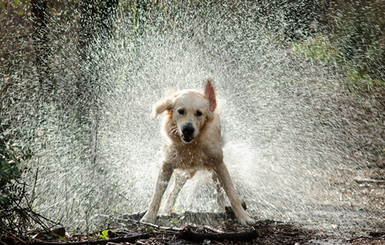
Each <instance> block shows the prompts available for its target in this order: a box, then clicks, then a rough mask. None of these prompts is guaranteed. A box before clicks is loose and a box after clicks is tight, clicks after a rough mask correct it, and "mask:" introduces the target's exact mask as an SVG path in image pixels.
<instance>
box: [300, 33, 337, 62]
mask: <svg viewBox="0 0 385 245" xmlns="http://www.w3.org/2000/svg"><path fill="white" fill-rule="evenodd" d="M293 50H294V51H296V52H299V53H302V54H304V55H305V56H306V57H308V58H311V59H312V60H315V61H321V62H324V63H327V64H334V63H338V62H339V61H338V54H339V52H340V51H339V50H338V49H337V48H336V47H334V46H333V45H332V43H331V42H330V41H329V39H328V37H326V36H323V35H318V36H314V37H311V38H308V39H306V40H303V41H300V42H297V43H294V44H293Z"/></svg>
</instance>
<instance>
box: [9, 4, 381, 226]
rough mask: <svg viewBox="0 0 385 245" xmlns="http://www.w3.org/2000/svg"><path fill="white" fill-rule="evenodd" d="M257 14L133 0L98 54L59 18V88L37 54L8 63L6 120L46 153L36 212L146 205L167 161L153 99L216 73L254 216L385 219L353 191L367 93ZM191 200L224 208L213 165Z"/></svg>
mask: <svg viewBox="0 0 385 245" xmlns="http://www.w3.org/2000/svg"><path fill="white" fill-rule="evenodd" d="M127 4H128V3H127ZM128 5H129V4H128ZM72 11H73V13H72V15H73V16H76V15H77V14H78V13H77V12H76V11H74V10H72ZM257 12H258V7H257V5H255V4H253V3H251V1H250V3H243V2H242V3H232V4H214V3H190V4H187V5H184V4H182V3H173V4H166V3H163V2H160V3H159V4H158V5H156V6H154V7H153V8H151V9H147V10H146V13H145V15H144V16H142V17H141V18H142V19H141V21H139V20H140V18H136V19H135V16H136V17H137V14H138V13H139V12H138V9H134V10H132V9H131V10H130V9H127V6H125V4H123V3H121V5H120V6H119V8H118V11H117V16H116V18H115V20H114V24H113V31H112V35H111V38H109V39H105V38H103V37H100V36H96V37H95V40H93V44H92V46H91V47H88V48H90V50H91V51H90V59H87V61H84V60H83V59H82V58H81V53H80V52H79V49H78V44H77V38H76V30H75V29H74V27H73V26H74V23H73V21H70V19H69V18H68V19H65V18H64V19H65V20H66V21H63V18H62V19H60V18H58V17H57V18H56V17H51V19H50V22H49V23H50V25H49V26H48V28H50V29H49V30H50V32H49V34H48V39H49V40H51V42H50V46H49V49H50V55H49V57H48V58H47V59H48V62H47V63H48V64H49V73H50V74H51V75H50V78H49V79H50V81H51V82H52V83H54V84H55V85H54V89H52V90H48V89H47V91H49V92H47V93H48V94H49V96H41V93H40V92H38V91H41V90H46V88H45V87H43V88H39V86H41V85H39V83H38V80H39V79H38V77H39V70H38V68H36V67H35V66H34V65H33V64H32V63H31V62H24V63H21V64H20V63H19V64H12V65H11V67H13V68H18V69H15V71H14V72H6V71H4V70H3V72H2V73H3V76H4V78H5V80H6V81H9V83H10V84H12V86H10V87H9V88H8V90H7V93H8V94H10V95H11V97H10V98H9V100H7V101H5V100H4V102H3V105H5V103H8V104H7V105H6V107H4V108H2V109H5V110H4V111H5V112H4V113H3V114H2V115H5V116H4V121H8V122H12V125H13V130H15V131H17V132H19V133H20V135H21V136H20V137H21V138H22V140H20V142H21V143H20V144H24V146H25V147H29V148H31V149H32V152H33V153H34V155H33V158H32V159H31V160H30V161H29V162H28V163H27V165H28V167H29V168H30V171H29V172H28V174H27V175H26V176H25V178H26V180H27V182H28V184H29V188H30V189H31V190H30V191H31V193H33V199H34V202H33V205H34V206H35V207H36V209H37V210H38V211H39V212H40V213H42V214H43V215H46V216H48V217H50V218H52V219H56V220H60V221H61V222H62V223H63V224H64V225H66V226H68V227H73V229H77V228H78V229H80V230H84V227H86V226H89V227H91V228H97V227H98V226H99V225H102V224H103V220H104V217H106V216H118V215H121V214H124V213H132V212H139V211H144V210H145V209H146V208H147V205H148V202H149V200H150V197H151V195H152V192H153V188H154V185H155V180H156V177H157V172H158V170H159V166H160V160H161V152H160V149H161V145H162V139H161V135H160V129H159V121H160V120H159V118H155V119H150V113H151V108H152V105H153V104H154V103H156V102H157V101H158V100H159V99H161V98H162V97H163V96H164V95H165V94H166V93H167V92H168V91H172V90H178V89H185V88H192V89H197V90H202V89H203V86H204V82H205V80H206V79H207V78H211V79H213V84H214V86H215V88H216V93H217V96H218V102H219V103H218V104H219V108H218V111H219V113H220V116H221V120H222V127H223V136H224V142H225V145H224V154H225V161H226V164H227V166H228V168H229V171H230V174H231V176H232V178H233V180H234V182H235V185H236V188H237V191H238V192H239V193H240V196H241V198H242V199H243V200H245V201H246V203H247V206H248V210H249V212H250V213H251V214H252V215H253V216H255V217H257V219H272V220H277V221H285V222H296V223H300V224H304V225H308V226H311V227H316V228H318V229H324V230H338V229H340V230H342V231H343V230H350V231H355V230H356V231H366V230H376V229H379V228H380V227H381V224H382V225H383V223H382V222H383V220H381V218H383V217H382V216H381V207H373V206H370V204H369V202H368V200H366V199H362V198H360V197H359V195H358V194H357V193H355V189H354V188H356V182H355V181H354V179H355V178H359V177H363V172H361V170H360V169H363V168H365V167H366V166H367V164H368V162H369V161H370V160H369V159H370V158H371V156H370V154H371V153H370V152H369V151H365V150H362V149H357V148H356V147H355V145H359V142H360V141H362V139H363V138H366V137H372V136H371V135H365V134H363V133H362V134H358V133H357V122H356V121H355V118H356V115H357V114H359V111H357V110H359V109H358V106H357V105H360V104H362V103H364V101H357V98H353V97H350V96H348V94H347V93H346V92H345V88H344V87H343V86H341V85H340V84H339V82H338V81H339V79H340V76H341V74H340V73H339V72H337V71H336V69H335V68H334V67H330V66H325V65H322V64H320V63H317V62H312V61H309V60H306V59H305V58H304V57H302V56H300V55H299V54H297V53H295V52H293V51H292V50H291V49H290V48H288V47H287V46H285V45H283V44H282V42H281V39H280V38H279V36H277V35H275V34H274V32H273V31H272V30H271V28H270V27H269V26H268V23H267V22H269V19H268V18H267V17H266V19H264V18H263V16H258V15H256V14H255V13H257ZM106 40H107V41H106ZM22 44H23V45H30V44H28V40H26V41H25V42H24V43H22ZM27 54H28V53H27V52H26V53H23V54H22V55H27ZM84 77H86V79H84ZM79 81H81V82H79ZM79 83H81V84H80V86H79ZM79 88H82V94H80V95H79ZM39 89H40V90H39ZM47 98H48V99H47ZM79 111H80V113H79ZM349 188H351V189H352V191H350V192H348V190H347V189H349ZM186 210H189V211H202V212H206V211H207V212H208V211H214V210H215V188H214V185H213V183H212V182H211V178H209V177H208V174H207V173H205V172H203V173H201V174H198V176H196V178H194V179H192V180H190V181H189V182H188V183H187V184H186V186H185V187H184V189H183V190H182V191H181V194H180V197H179V198H178V200H177V203H176V207H175V211H176V212H183V211H186ZM382 214H383V213H382Z"/></svg>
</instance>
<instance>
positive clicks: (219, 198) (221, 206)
mask: <svg viewBox="0 0 385 245" xmlns="http://www.w3.org/2000/svg"><path fill="white" fill-rule="evenodd" d="M212 178H213V181H214V184H215V187H216V189H217V205H218V207H217V211H223V210H225V195H224V193H223V188H222V185H221V183H220V182H219V179H218V176H217V173H216V172H215V171H213V175H212Z"/></svg>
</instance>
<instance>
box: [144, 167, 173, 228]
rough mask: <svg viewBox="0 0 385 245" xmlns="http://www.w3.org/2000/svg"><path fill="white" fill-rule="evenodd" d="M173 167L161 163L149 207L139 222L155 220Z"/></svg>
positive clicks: (152, 221)
mask: <svg viewBox="0 0 385 245" xmlns="http://www.w3.org/2000/svg"><path fill="white" fill-rule="evenodd" d="M173 171H174V167H173V166H172V165H170V164H167V163H166V162H163V163H162V166H161V168H160V171H159V175H158V180H157V181H156V186H155V192H154V195H153V196H152V199H151V203H150V206H149V207H148V210H147V212H146V214H145V215H144V216H143V218H142V219H141V220H140V221H141V222H148V223H154V222H155V220H156V215H157V213H158V211H159V206H160V202H161V201H162V197H163V194H164V191H165V190H166V188H167V185H168V182H169V181H170V178H171V175H172V172H173Z"/></svg>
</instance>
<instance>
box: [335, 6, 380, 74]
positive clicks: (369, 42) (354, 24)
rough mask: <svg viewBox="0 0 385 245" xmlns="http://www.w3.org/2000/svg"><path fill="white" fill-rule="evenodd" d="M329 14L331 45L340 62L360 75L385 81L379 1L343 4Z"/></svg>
mask: <svg viewBox="0 0 385 245" xmlns="http://www.w3.org/2000/svg"><path fill="white" fill-rule="evenodd" d="M334 8H335V9H336V10H335V12H334V13H332V17H333V20H334V21H333V23H332V30H333V31H332V34H331V36H330V39H331V41H332V43H333V45H334V46H335V47H336V48H337V49H338V50H340V52H339V59H340V60H343V61H345V63H347V64H349V65H351V66H354V67H355V70H356V71H357V73H359V74H369V75H370V76H371V77H372V78H377V79H382V80H385V15H384V12H385V5H384V4H383V2H382V1H366V0H359V1H342V2H339V3H338V4H336V6H334Z"/></svg>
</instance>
